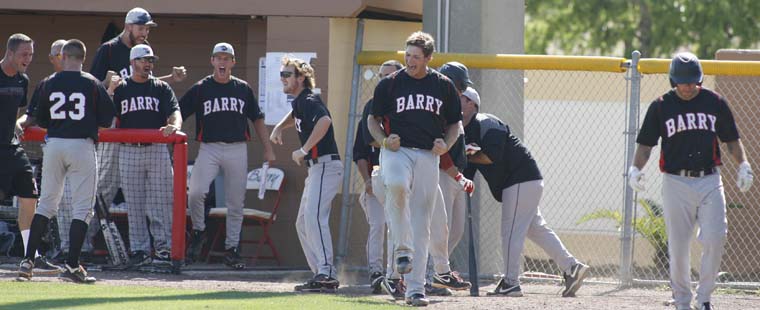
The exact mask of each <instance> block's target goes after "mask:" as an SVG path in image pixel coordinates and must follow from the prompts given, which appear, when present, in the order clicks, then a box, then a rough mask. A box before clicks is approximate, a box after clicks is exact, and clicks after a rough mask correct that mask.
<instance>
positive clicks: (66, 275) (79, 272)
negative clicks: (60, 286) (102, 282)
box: [60, 264, 96, 284]
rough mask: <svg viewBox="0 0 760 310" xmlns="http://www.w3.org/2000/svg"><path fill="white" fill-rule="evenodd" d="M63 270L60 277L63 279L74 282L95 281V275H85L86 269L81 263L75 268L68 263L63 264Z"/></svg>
mask: <svg viewBox="0 0 760 310" xmlns="http://www.w3.org/2000/svg"><path fill="white" fill-rule="evenodd" d="M63 268H64V271H63V273H61V275H60V278H61V279H63V280H65V281H71V282H74V283H82V284H91V283H95V281H96V279H95V277H90V276H88V275H87V271H86V270H84V267H82V266H81V265H79V266H77V268H71V266H69V265H68V264H64V265H63Z"/></svg>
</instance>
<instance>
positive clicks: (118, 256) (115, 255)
mask: <svg viewBox="0 0 760 310" xmlns="http://www.w3.org/2000/svg"><path fill="white" fill-rule="evenodd" d="M95 212H97V213H98V220H99V221H100V230H101V231H102V232H103V239H104V240H105V242H106V248H108V254H109V255H108V256H109V261H110V263H111V264H112V265H114V266H120V265H126V264H127V247H126V246H125V245H124V240H122V239H121V234H119V229H118V228H117V227H116V224H115V223H114V222H113V221H112V220H111V218H110V216H109V214H108V211H107V210H106V208H105V199H103V196H102V195H98V197H96V200H95Z"/></svg>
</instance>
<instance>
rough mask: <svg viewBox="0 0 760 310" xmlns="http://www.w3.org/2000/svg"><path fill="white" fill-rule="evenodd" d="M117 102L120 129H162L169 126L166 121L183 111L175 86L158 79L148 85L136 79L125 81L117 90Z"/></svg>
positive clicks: (114, 98) (153, 79)
mask: <svg viewBox="0 0 760 310" xmlns="http://www.w3.org/2000/svg"><path fill="white" fill-rule="evenodd" d="M113 102H114V104H115V105H116V117H117V118H118V121H119V122H118V126H117V127H119V128H143V129H154V128H161V127H163V126H165V125H166V119H167V118H169V116H170V115H171V114H172V113H174V112H175V111H178V110H179V103H177V97H176V96H174V90H172V88H171V86H169V84H167V83H166V82H164V81H161V80H159V79H156V78H154V77H151V78H150V79H149V80H148V81H146V82H145V83H137V82H135V81H134V80H132V78H128V79H126V80H124V81H122V83H121V84H119V86H118V87H117V88H116V89H115V90H114V94H113Z"/></svg>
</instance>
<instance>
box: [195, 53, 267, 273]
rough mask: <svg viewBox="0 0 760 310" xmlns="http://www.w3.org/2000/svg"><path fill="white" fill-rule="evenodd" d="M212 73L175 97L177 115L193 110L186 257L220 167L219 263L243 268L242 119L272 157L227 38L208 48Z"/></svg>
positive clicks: (199, 243) (245, 132) (199, 240)
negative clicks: (235, 72)
mask: <svg viewBox="0 0 760 310" xmlns="http://www.w3.org/2000/svg"><path fill="white" fill-rule="evenodd" d="M211 65H212V66H213V67H214V72H213V74H211V75H209V76H207V77H205V78H204V79H202V80H200V81H198V82H197V83H195V85H193V87H191V88H190V89H189V90H188V91H187V93H185V95H184V96H182V99H180V111H182V119H187V118H188V117H189V116H191V115H193V114H195V128H196V139H197V140H198V141H200V142H201V144H200V149H199V150H198V157H197V158H196V159H195V166H194V168H193V173H192V175H191V176H190V192H189V193H188V204H189V208H190V215H191V218H192V221H193V233H192V237H191V240H192V241H191V244H190V247H189V248H188V255H187V256H188V257H189V258H190V259H197V258H198V256H199V255H200V251H201V248H202V247H203V242H204V240H205V233H204V232H205V230H206V225H205V223H204V212H203V211H204V208H203V200H204V199H205V197H206V194H207V193H208V190H209V185H210V184H211V181H213V180H214V178H215V177H216V175H217V174H218V173H219V169H221V170H222V171H224V191H225V206H226V207H227V232H226V233H227V235H226V239H225V242H224V248H225V250H226V252H227V254H226V255H225V257H224V263H225V264H226V265H227V266H230V267H232V268H234V269H243V268H245V263H244V262H243V260H242V259H241V258H240V253H239V243H240V229H241V227H242V224H243V206H244V205H243V204H244V201H245V183H246V179H247V177H248V175H247V172H248V144H247V141H248V140H250V137H251V135H250V133H249V129H248V120H249V119H250V120H251V121H252V122H253V127H254V129H255V131H256V135H258V136H259V139H261V142H262V143H263V144H264V160H266V161H269V162H272V161H274V159H275V156H274V152H273V151H272V145H271V144H270V143H269V139H268V137H269V131H268V130H267V128H266V126H264V113H262V112H261V110H259V105H258V101H256V97H254V95H253V90H252V89H251V87H250V86H249V85H248V83H246V82H245V81H243V80H241V79H238V78H237V77H234V76H232V68H234V67H235V50H234V49H233V47H232V45H230V44H229V43H217V44H216V45H215V46H214V49H213V50H212V52H211Z"/></svg>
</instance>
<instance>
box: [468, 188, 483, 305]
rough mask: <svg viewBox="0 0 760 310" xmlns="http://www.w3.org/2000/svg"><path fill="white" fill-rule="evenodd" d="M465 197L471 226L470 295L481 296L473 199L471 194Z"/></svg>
mask: <svg viewBox="0 0 760 310" xmlns="http://www.w3.org/2000/svg"><path fill="white" fill-rule="evenodd" d="M465 198H466V199H467V224H468V226H469V227H470V229H469V230H470V231H469V234H470V249H469V252H470V258H469V261H470V283H472V286H471V287H470V296H479V295H480V285H478V257H477V255H475V234H473V228H472V200H471V199H470V194H469V193H465Z"/></svg>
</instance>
